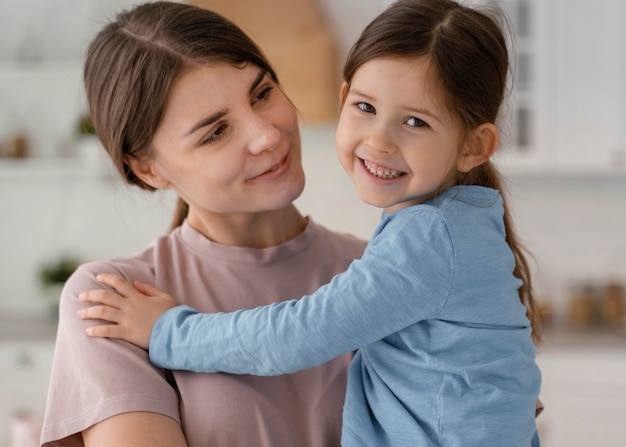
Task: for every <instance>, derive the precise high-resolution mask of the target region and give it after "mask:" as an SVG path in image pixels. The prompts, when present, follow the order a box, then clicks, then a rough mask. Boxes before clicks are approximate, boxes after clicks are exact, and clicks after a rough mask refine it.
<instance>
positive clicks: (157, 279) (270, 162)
mask: <svg viewBox="0 0 626 447" xmlns="http://www.w3.org/2000/svg"><path fill="white" fill-rule="evenodd" d="M84 77H85V86H86V91H87V100H88V103H89V108H90V114H91V117H92V119H93V121H94V124H95V127H96V129H97V132H98V135H99V137H100V139H101V140H102V143H103V145H104V147H105V148H106V150H107V152H108V153H109V155H110V156H111V158H112V160H113V161H114V163H115V164H116V166H117V167H118V169H119V171H120V173H121V174H122V176H123V177H124V179H125V180H126V181H127V182H129V183H131V184H134V185H137V186H139V187H141V188H144V189H148V190H158V189H163V188H172V189H174V190H175V191H176V192H177V193H178V195H179V197H180V200H179V208H178V212H177V214H178V215H177V216H176V219H175V221H174V225H173V230H172V232H171V233H170V234H168V235H165V236H162V237H159V238H157V239H156V240H155V241H153V243H152V244H150V245H149V246H148V247H147V248H146V249H145V250H143V251H141V252H140V253H137V254H135V255H133V256H129V257H124V258H116V259H111V260H107V261H101V262H94V263H90V264H86V265H83V266H81V267H80V268H79V269H78V270H77V272H76V273H75V274H74V275H73V276H72V278H70V279H69V280H68V282H67V283H66V286H65V289H64V291H63V296H62V298H61V310H60V320H59V331H58V336H57V346H56V349H55V358H54V363H53V368H52V376H51V384H50V391H49V397H48V408H47V411H46V417H45V421H44V428H43V433H42V441H41V442H42V445H44V446H75V445H85V446H89V447H91V446H101V445H102V446H111V445H115V446H122V447H123V446H130V445H150V446H155V447H159V446H168V447H176V446H190V447H194V446H202V447H204V446H208V445H211V446H228V447H232V446H239V445H240V446H250V445H255V446H268V447H269V446H272V447H277V446H278V447H280V446H294V445H297V446H311V447H313V446H315V447H317V446H319V447H322V446H333V445H339V439H340V429H341V410H342V404H343V398H344V393H345V385H346V383H345V382H346V368H347V365H348V363H349V360H350V358H349V357H350V356H349V355H345V356H342V357H340V358H338V359H335V360H333V361H331V362H329V363H326V364H324V365H321V366H319V367H316V368H312V369H309V370H305V371H302V372H299V373H297V374H290V375H284V376H278V377H253V376H247V375H229V374H197V373H188V372H181V371H167V370H162V369H158V368H155V367H153V366H152V365H151V364H150V362H149V359H148V356H147V353H146V352H145V351H143V350H141V349H139V348H136V347H134V346H132V345H130V344H128V343H125V342H120V341H113V340H104V339H102V340H96V341H94V340H92V339H89V338H88V337H87V336H86V335H85V328H86V327H87V326H88V325H90V324H93V323H86V322H84V321H81V320H79V319H78V318H77V317H76V313H77V311H78V310H79V309H81V308H83V307H84V306H85V304H84V303H82V302H81V301H79V299H78V294H79V293H80V292H81V291H83V290H87V289H93V288H96V287H98V283H97V281H96V275H97V274H98V273H102V272H106V273H115V274H117V275H121V276H123V277H125V278H127V279H129V280H140V281H142V282H145V283H150V284H154V285H156V286H157V287H159V288H160V289H162V290H165V291H167V292H168V293H171V294H172V295H173V296H176V297H179V298H180V303H181V304H188V305H190V306H193V307H195V308H197V309H200V310H202V311H204V312H220V311H233V310H237V309H242V308H252V307H256V306H259V305H262V304H267V303H268V302H267V301H263V300H254V301H253V300H250V299H249V298H248V297H249V296H253V295H256V294H257V293H252V291H254V292H259V291H263V293H260V294H259V295H265V296H276V297H279V298H278V299H287V298H290V297H292V296H294V295H304V294H307V293H310V292H312V291H314V290H316V289H317V288H318V287H319V286H321V285H322V284H325V283H327V282H329V281H330V279H331V278H332V277H333V276H334V275H335V274H337V273H340V272H342V271H343V270H345V269H346V268H347V267H348V265H349V264H350V262H351V261H352V260H353V259H354V258H357V257H359V256H360V255H361V253H362V251H363V248H364V242H363V241H360V240H358V239H356V238H353V237H350V236H346V235H340V234H336V233H333V232H330V231H329V230H327V229H325V228H323V227H321V226H319V225H317V224H316V223H315V222H313V221H312V220H311V219H310V218H306V217H304V216H302V215H301V214H300V212H299V211H298V210H297V209H296V208H295V206H294V205H293V201H294V200H295V199H296V198H297V197H298V196H299V195H300V194H301V192H302V190H303V187H304V174H303V171H302V166H301V154H300V135H299V130H298V120H297V113H296V110H295V108H294V106H293V104H292V103H291V102H290V101H289V100H288V98H287V97H286V96H285V95H284V94H283V92H282V91H281V89H280V86H279V84H278V80H277V77H276V74H275V73H274V71H273V69H272V68H271V66H270V65H269V63H268V62H267V61H266V60H265V58H264V57H263V55H262V53H261V52H260V51H259V49H258V48H257V47H256V46H255V45H254V43H253V42H252V41H251V40H250V39H249V38H248V37H247V36H246V35H245V34H244V33H243V32H242V31H241V30H240V29H239V28H237V27H236V26H235V25H233V24H232V23H230V22H229V21H227V20H226V19H224V18H223V17H221V16H219V15H217V14H215V13H213V12H210V11H207V10H202V9H198V8H194V7H192V6H188V5H183V4H177V3H169V2H156V3H147V4H144V5H140V6H137V7H135V8H134V9H132V10H129V11H126V12H123V13H121V14H120V15H118V17H117V19H116V21H114V22H112V23H110V24H108V25H106V26H105V27H104V28H103V29H102V31H101V32H100V33H99V34H98V35H97V36H96V37H95V38H94V40H93V41H92V43H91V45H90V46H89V49H88V53H87V60H86V63H85V73H84ZM194 297H203V298H202V299H199V300H198V299H194Z"/></svg>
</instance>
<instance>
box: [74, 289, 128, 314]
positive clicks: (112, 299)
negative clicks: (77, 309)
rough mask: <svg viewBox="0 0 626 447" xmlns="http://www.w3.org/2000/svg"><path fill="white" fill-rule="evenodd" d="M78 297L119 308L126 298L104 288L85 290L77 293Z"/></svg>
mask: <svg viewBox="0 0 626 447" xmlns="http://www.w3.org/2000/svg"><path fill="white" fill-rule="evenodd" d="M78 299H79V300H81V301H84V302H88V303H100V304H106V305H107V306H111V307H115V308H118V309H120V308H121V307H122V306H123V305H124V300H125V299H126V298H124V297H122V296H120V295H118V294H117V293H115V292H111V291H109V290H105V289H94V290H86V291H84V292H82V293H81V294H80V295H78Z"/></svg>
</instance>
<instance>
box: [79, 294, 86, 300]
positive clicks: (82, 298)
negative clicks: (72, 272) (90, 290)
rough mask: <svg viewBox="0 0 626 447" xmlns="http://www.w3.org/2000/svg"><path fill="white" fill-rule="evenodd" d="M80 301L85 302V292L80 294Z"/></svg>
mask: <svg viewBox="0 0 626 447" xmlns="http://www.w3.org/2000/svg"><path fill="white" fill-rule="evenodd" d="M78 299H79V300H80V301H85V292H81V293H79V294H78Z"/></svg>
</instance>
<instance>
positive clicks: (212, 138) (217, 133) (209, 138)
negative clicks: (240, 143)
mask: <svg viewBox="0 0 626 447" xmlns="http://www.w3.org/2000/svg"><path fill="white" fill-rule="evenodd" d="M227 127H228V126H227V125H226V124H220V125H219V126H218V127H217V129H215V131H214V132H212V133H210V134H209V135H207V136H206V138H204V139H203V140H202V143H201V144H209V143H212V142H214V141H215V140H217V139H218V138H220V137H221V136H222V135H223V133H224V132H225V131H226V128H227Z"/></svg>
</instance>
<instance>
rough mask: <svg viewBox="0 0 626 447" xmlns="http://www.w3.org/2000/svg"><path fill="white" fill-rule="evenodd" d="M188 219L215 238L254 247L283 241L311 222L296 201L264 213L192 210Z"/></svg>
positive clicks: (222, 242)
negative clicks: (198, 211)
mask: <svg viewBox="0 0 626 447" xmlns="http://www.w3.org/2000/svg"><path fill="white" fill-rule="evenodd" d="M187 221H188V222H189V224H190V225H191V226H192V227H193V228H194V229H195V230H197V231H199V232H200V233H202V234H203V235H204V236H205V237H206V238H207V239H209V240H211V241H213V242H217V243H219V244H223V245H232V246H236V247H250V248H267V247H273V246H276V245H280V244H283V243H285V242H287V241H289V240H291V239H293V238H294V237H296V236H297V235H299V234H300V233H302V232H303V231H304V229H305V228H306V226H307V223H308V221H307V219H306V218H305V217H304V216H302V214H300V212H299V211H298V209H297V208H296V207H295V206H294V205H293V204H291V205H289V206H287V207H286V208H282V209H279V210H272V211H264V212H260V213H241V214H215V213H211V214H205V213H196V212H194V211H193V210H190V211H189V216H188V217H187Z"/></svg>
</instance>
